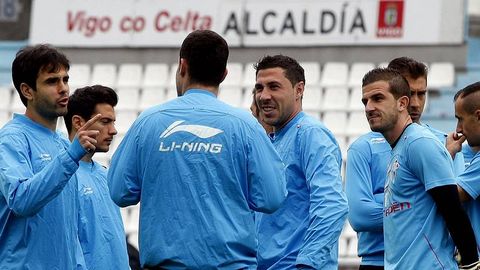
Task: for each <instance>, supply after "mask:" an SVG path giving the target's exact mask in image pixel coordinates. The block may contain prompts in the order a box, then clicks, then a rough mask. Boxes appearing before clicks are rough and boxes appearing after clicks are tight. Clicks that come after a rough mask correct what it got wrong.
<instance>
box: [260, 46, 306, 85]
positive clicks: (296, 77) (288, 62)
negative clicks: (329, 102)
mask: <svg viewBox="0 0 480 270" xmlns="http://www.w3.org/2000/svg"><path fill="white" fill-rule="evenodd" d="M276 67H279V68H282V69H283V70H284V73H285V77H286V78H287V79H288V80H289V81H290V83H292V86H293V85H295V84H296V83H298V82H303V83H304V84H305V71H304V70H303V68H302V66H300V64H299V63H298V62H297V60H295V59H293V58H291V57H288V56H285V55H280V54H277V55H274V56H269V55H267V56H264V57H263V58H262V59H260V61H259V62H258V63H257V64H255V66H254V68H255V70H256V72H255V75H258V71H259V70H262V69H268V68H276Z"/></svg>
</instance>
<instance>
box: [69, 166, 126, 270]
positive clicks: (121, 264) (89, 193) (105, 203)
mask: <svg viewBox="0 0 480 270" xmlns="http://www.w3.org/2000/svg"><path fill="white" fill-rule="evenodd" d="M73 178H76V179H77V182H78V194H79V198H80V207H79V209H80V211H79V213H80V214H79V219H80V220H79V221H80V223H79V239H80V244H81V246H82V251H83V255H84V257H85V263H86V266H87V269H89V270H94V269H98V270H103V269H118V270H122V269H129V264H128V254H127V244H126V239H125V231H124V229H123V222H122V216H121V215H120V209H119V208H118V206H117V205H116V204H115V203H114V202H113V201H112V199H111V198H110V193H109V192H108V186H107V170H106V169H105V168H104V167H102V166H101V165H100V164H98V163H96V162H84V161H80V167H79V168H78V170H77V172H76V173H75V175H74V176H73Z"/></svg>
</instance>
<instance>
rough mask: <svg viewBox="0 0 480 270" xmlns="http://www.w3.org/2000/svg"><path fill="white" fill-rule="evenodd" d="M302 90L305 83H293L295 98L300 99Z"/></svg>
mask: <svg viewBox="0 0 480 270" xmlns="http://www.w3.org/2000/svg"><path fill="white" fill-rule="evenodd" d="M303 91H305V83H304V82H303V81H300V82H298V83H296V84H295V100H298V99H302V97H303Z"/></svg>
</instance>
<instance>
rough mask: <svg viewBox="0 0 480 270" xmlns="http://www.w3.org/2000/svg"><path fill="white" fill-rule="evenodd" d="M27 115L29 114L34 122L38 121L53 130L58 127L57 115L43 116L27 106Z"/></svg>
mask: <svg viewBox="0 0 480 270" xmlns="http://www.w3.org/2000/svg"><path fill="white" fill-rule="evenodd" d="M25 116H27V117H28V118H30V119H31V120H32V121H33V122H35V123H38V124H40V125H42V126H44V127H46V128H48V129H50V130H52V131H55V130H56V129H57V120H58V117H55V118H45V117H42V116H41V115H40V114H38V113H37V112H35V111H33V110H29V109H28V108H27V110H26V111H25Z"/></svg>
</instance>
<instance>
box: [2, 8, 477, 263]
mask: <svg viewBox="0 0 480 270" xmlns="http://www.w3.org/2000/svg"><path fill="white" fill-rule="evenodd" d="M196 29H211V30H214V31H216V32H218V33H219V34H221V35H222V36H224V37H225V38H226V40H227V42H228V43H229V45H230V46H231V51H230V58H229V64H228V70H229V73H228V76H227V78H226V80H225V81H224V82H223V83H222V85H221V89H220V93H219V98H220V99H222V100H224V101H225V102H227V103H230V104H231V105H233V106H236V107H240V108H244V109H246V110H248V108H249V106H250V104H251V101H252V95H251V90H252V89H253V85H254V84H255V70H254V69H253V64H254V63H255V62H256V61H258V60H259V59H260V58H261V57H262V56H264V55H267V54H284V55H289V56H291V57H294V58H296V59H297V60H298V61H299V62H300V63H301V64H302V66H303V67H304V69H305V73H306V89H305V96H304V100H303V108H304V110H305V111H306V112H307V113H309V114H310V115H312V116H314V117H316V118H318V119H320V120H322V121H323V122H324V123H325V125H326V126H327V127H328V128H330V129H331V130H332V131H333V133H334V134H335V135H336V138H337V140H338V142H339V144H340V146H341V150H342V153H343V157H344V159H345V158H346V150H347V149H348V145H349V143H351V142H353V141H354V140H355V139H356V138H357V137H358V136H359V135H361V134H364V133H366V132H368V131H369V127H368V123H367V121H366V118H365V116H364V112H363V105H362V103H361V101H360V96H361V79H362V77H363V75H364V74H365V73H366V72H367V71H368V70H370V69H372V68H374V67H377V66H385V65H386V63H388V62H389V61H390V60H391V59H393V58H396V57H399V56H408V57H412V58H414V59H417V60H420V61H423V62H424V63H425V64H427V66H428V67H429V76H428V102H427V103H428V105H427V106H426V109H425V111H424V113H423V117H422V122H424V123H427V124H429V125H430V126H433V127H434V128H437V129H440V130H442V131H445V132H450V131H453V130H454V129H455V125H456V121H455V117H454V108H453V95H454V94H455V92H456V91H458V90H459V89H461V88H463V87H465V86H466V85H468V84H470V83H473V82H475V81H479V80H480V0H423V1H418V0H417V1H416V0H344V1H338V0H309V1H307V0H276V1H273V0H255V1H253V0H203V1H194V0H184V1H174V0H162V1H155V0H123V1H114V0H95V1H93V0H70V1H60V0H43V1H28V0H0V126H3V125H4V124H5V123H6V122H7V121H9V119H11V117H12V114H13V113H23V112H24V110H25V108H24V106H23V104H22V103H21V101H20V98H19V97H18V94H17V92H16V90H15V89H14V88H13V85H12V82H11V63H12V61H13V59H14V57H15V54H16V52H17V51H18V50H19V49H20V48H22V47H24V46H26V45H29V44H37V43H49V44H52V45H54V46H56V47H58V48H60V49H61V50H62V51H63V52H64V53H65V54H66V55H67V56H68V58H69V59H70V60H71V69H70V72H69V74H70V88H71V92H73V91H74V89H76V88H79V87H82V86H85V85H92V84H103V85H107V86H110V87H112V88H114V89H115V90H116V91H117V93H118V95H119V97H120V100H119V104H118V106H117V107H116V111H117V123H116V126H117V129H118V131H119V134H118V135H117V137H116V138H115V139H114V142H113V145H112V147H111V150H110V152H109V153H105V154H100V153H99V154H96V155H95V158H96V159H97V161H99V162H100V163H102V164H104V165H106V166H108V164H109V162H110V157H111V156H112V154H113V153H114V151H115V149H116V147H117V146H118V144H119V143H120V141H121V140H122V138H123V136H124V134H125V132H126V131H127V130H128V128H129V126H130V125H131V123H132V122H133V121H134V120H135V118H136V117H137V116H138V114H139V113H141V112H142V111H143V110H144V109H145V108H148V107H150V106H153V105H155V104H159V103H163V102H165V101H167V100H169V99H172V98H174V97H176V89H175V71H176V68H177V62H178V48H179V47H180V45H181V42H182V40H183V39H184V38H185V36H186V35H187V34H188V33H189V32H191V31H193V30H196ZM59 128H60V129H62V130H65V128H64V125H63V119H61V121H59ZM122 215H123V218H124V223H125V228H126V233H127V234H128V235H129V241H130V242H131V243H132V244H133V245H134V246H138V241H137V240H136V238H137V235H138V206H134V207H129V208H125V209H122ZM356 241H357V239H356V234H355V232H354V231H353V230H352V229H351V227H350V226H349V225H348V224H346V226H345V228H344V231H343V233H342V237H341V239H340V242H339V256H340V259H339V261H340V265H341V266H340V269H357V267H358V263H359V259H358V257H357V250H356Z"/></svg>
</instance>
